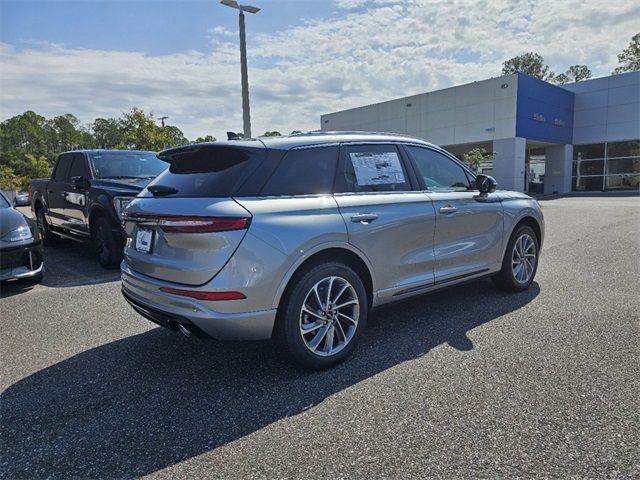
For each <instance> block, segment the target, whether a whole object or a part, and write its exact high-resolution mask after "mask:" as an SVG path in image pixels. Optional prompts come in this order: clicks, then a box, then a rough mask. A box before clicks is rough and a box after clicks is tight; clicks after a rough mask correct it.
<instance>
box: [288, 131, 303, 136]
mask: <svg viewBox="0 0 640 480" xmlns="http://www.w3.org/2000/svg"><path fill="white" fill-rule="evenodd" d="M298 133H302V130H294V131H292V132H291V133H290V134H289V135H297V134H298Z"/></svg>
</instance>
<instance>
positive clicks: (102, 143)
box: [91, 118, 124, 149]
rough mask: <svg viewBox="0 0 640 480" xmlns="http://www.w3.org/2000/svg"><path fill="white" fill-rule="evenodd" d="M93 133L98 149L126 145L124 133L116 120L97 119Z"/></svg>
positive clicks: (92, 125) (93, 125) (92, 126)
mask: <svg viewBox="0 0 640 480" xmlns="http://www.w3.org/2000/svg"><path fill="white" fill-rule="evenodd" d="M91 131H92V132H93V139H94V143H95V146H96V147H97V148H104V149H110V148H116V147H117V146H118V145H121V144H123V143H124V133H123V131H122V129H121V128H120V124H119V123H118V120H116V119H115V118H96V119H95V120H94V121H93V124H91Z"/></svg>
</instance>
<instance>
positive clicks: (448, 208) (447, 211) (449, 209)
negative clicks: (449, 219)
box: [440, 205, 458, 215]
mask: <svg viewBox="0 0 640 480" xmlns="http://www.w3.org/2000/svg"><path fill="white" fill-rule="evenodd" d="M457 211H458V209H457V208H456V207H452V206H451V205H447V206H446V207H440V213H442V214H444V215H449V214H451V213H455V212H457Z"/></svg>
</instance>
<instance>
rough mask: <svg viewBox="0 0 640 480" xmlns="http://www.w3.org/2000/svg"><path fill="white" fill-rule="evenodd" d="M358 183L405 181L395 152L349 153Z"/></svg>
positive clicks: (374, 183)
mask: <svg viewBox="0 0 640 480" xmlns="http://www.w3.org/2000/svg"><path fill="white" fill-rule="evenodd" d="M349 156H350V157H351V163H352V164H353V171H354V172H355V173H356V179H357V181H358V185H361V186H364V185H388V184H391V183H405V179H404V173H403V172H402V165H400V159H399V158H398V154H397V153H396V152H355V153H349Z"/></svg>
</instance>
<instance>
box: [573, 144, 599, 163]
mask: <svg viewBox="0 0 640 480" xmlns="http://www.w3.org/2000/svg"><path fill="white" fill-rule="evenodd" d="M586 158H604V143H592V144H590V145H576V146H574V147H573V159H574V160H584V159H586Z"/></svg>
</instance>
